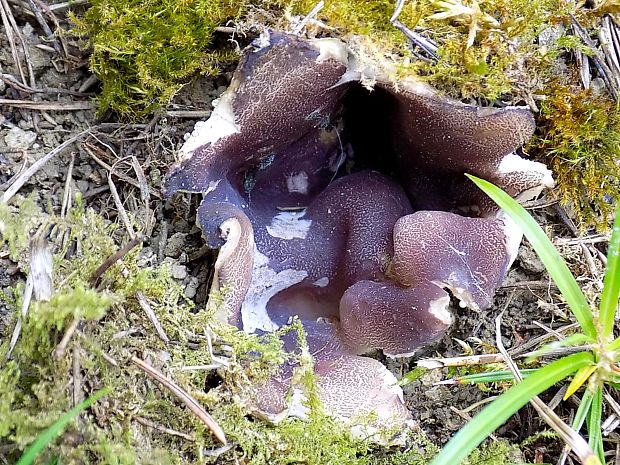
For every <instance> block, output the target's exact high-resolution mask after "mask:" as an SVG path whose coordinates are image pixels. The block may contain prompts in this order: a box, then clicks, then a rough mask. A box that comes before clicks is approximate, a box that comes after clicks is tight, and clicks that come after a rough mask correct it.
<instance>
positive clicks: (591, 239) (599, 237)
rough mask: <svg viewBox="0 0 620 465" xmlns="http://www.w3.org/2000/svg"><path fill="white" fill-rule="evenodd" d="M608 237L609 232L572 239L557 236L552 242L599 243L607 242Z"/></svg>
mask: <svg viewBox="0 0 620 465" xmlns="http://www.w3.org/2000/svg"><path fill="white" fill-rule="evenodd" d="M610 238H611V236H610V235H609V234H595V235H593V236H586V237H575V238H572V239H569V238H559V239H556V240H555V241H554V242H555V243H556V245H577V244H599V243H601V242H609V239H610Z"/></svg>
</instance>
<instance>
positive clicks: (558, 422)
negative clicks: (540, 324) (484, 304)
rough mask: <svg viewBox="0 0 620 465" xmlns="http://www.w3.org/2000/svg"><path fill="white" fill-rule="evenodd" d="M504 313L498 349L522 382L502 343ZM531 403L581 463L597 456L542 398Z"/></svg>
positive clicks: (497, 328)
mask: <svg viewBox="0 0 620 465" xmlns="http://www.w3.org/2000/svg"><path fill="white" fill-rule="evenodd" d="M503 314H504V310H502V311H501V312H500V314H499V315H498V316H497V318H496V319H495V344H496V345H497V349H498V350H499V352H500V354H502V356H503V357H504V363H506V366H507V367H508V369H509V370H510V371H511V372H512V375H513V376H514V379H515V382H516V383H520V382H521V381H523V377H522V376H521V372H520V371H519V368H518V367H517V364H516V363H515V362H514V361H513V360H512V358H511V357H510V355H509V354H508V351H507V350H506V348H505V347H504V344H503V343H502V330H501V322H502V316H503ZM530 404H532V406H533V407H534V408H535V409H536V411H537V412H538V414H539V415H540V416H541V417H542V419H543V420H545V422H546V423H547V424H548V425H549V426H551V427H552V428H553V429H554V430H555V431H556V432H557V433H558V434H559V435H560V437H561V438H562V439H563V440H564V442H566V444H569V445H570V446H571V448H572V449H573V451H574V452H575V454H576V455H577V457H579V460H580V461H581V463H588V461H590V460H594V459H595V458H596V456H595V455H594V451H593V450H592V448H591V447H590V446H589V445H588V443H587V442H586V440H585V439H584V438H583V437H582V436H581V435H580V434H578V433H577V432H575V431H574V430H573V429H572V428H571V427H570V426H568V425H567V424H566V423H564V422H563V421H562V419H561V418H560V417H559V416H558V415H557V414H556V413H555V412H554V411H553V410H551V409H550V408H549V407H548V406H547V405H545V403H544V402H543V401H542V400H540V398H539V397H538V396H534V397H532V398H531V399H530Z"/></svg>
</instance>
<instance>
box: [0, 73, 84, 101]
mask: <svg viewBox="0 0 620 465" xmlns="http://www.w3.org/2000/svg"><path fill="white" fill-rule="evenodd" d="M0 80H2V81H3V82H4V83H5V84H6V85H8V86H11V87H13V88H15V89H17V90H18V91H20V92H24V93H26V94H67V95H74V96H76V97H92V96H93V95H95V94H94V93H93V92H80V91H76V90H71V89H62V88H60V87H46V88H44V89H40V88H37V87H30V86H27V85H26V84H22V83H21V82H19V81H18V80H17V79H15V78H14V77H13V76H11V75H10V74H6V73H2V74H0Z"/></svg>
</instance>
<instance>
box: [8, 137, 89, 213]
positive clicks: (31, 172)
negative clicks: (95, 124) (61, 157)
mask: <svg viewBox="0 0 620 465" xmlns="http://www.w3.org/2000/svg"><path fill="white" fill-rule="evenodd" d="M91 131H92V128H89V129H85V130H84V131H82V132H80V133H78V134H76V135H75V136H73V137H71V138H70V139H67V140H66V141H64V142H63V143H62V144H60V145H59V146H58V147H56V148H55V149H53V150H52V151H51V152H49V153H47V154H46V155H45V156H43V157H42V158H40V159H39V160H37V161H36V162H34V163H33V164H32V166H31V167H30V168H28V169H27V170H26V171H25V172H24V173H23V174H22V175H21V176H20V177H19V179H16V180H15V182H14V183H13V184H12V185H11V187H9V188H8V189H7V190H6V192H5V193H4V194H3V195H2V199H1V200H2V202H4V203H7V202H8V201H9V200H11V198H12V197H13V196H14V195H15V194H16V193H17V191H18V190H20V189H21V187H22V186H23V185H24V184H25V183H26V181H28V180H29V179H30V178H31V177H32V176H33V175H34V174H35V173H36V172H37V171H39V170H40V169H41V168H42V167H43V166H44V165H45V164H46V163H47V162H48V161H50V160H51V159H52V158H54V157H55V156H56V155H58V154H59V153H61V152H62V151H63V150H64V149H66V148H67V147H68V146H69V145H71V144H73V143H74V142H75V141H77V140H79V139H81V138H82V137H84V136H85V135H86V134H88V133H90V132H91Z"/></svg>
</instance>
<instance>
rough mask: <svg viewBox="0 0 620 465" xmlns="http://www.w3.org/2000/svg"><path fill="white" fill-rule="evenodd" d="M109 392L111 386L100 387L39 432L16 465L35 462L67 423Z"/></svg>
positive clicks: (27, 464) (26, 464) (28, 464)
mask: <svg viewBox="0 0 620 465" xmlns="http://www.w3.org/2000/svg"><path fill="white" fill-rule="evenodd" d="M109 392H110V388H107V387H106V388H103V389H100V390H99V391H97V392H95V393H94V394H93V395H92V396H90V397H89V398H88V399H86V400H85V401H84V402H82V403H80V404H78V405H76V406H75V407H73V408H72V409H71V410H69V411H68V412H67V413H65V414H64V415H63V416H61V417H60V418H59V419H58V420H56V422H55V423H54V424H53V425H52V426H50V427H49V428H47V429H46V430H45V431H43V432H42V433H41V434H39V436H38V437H37V439H36V440H35V441H34V442H33V443H32V444H31V445H30V447H28V449H26V450H25V451H24V453H23V454H22V456H21V457H20V459H19V460H18V461H17V463H16V464H15V465H30V464H31V463H34V461H35V460H36V458H37V457H38V456H39V454H40V453H41V452H43V449H45V447H47V445H48V444H49V443H50V442H52V441H53V440H54V438H56V436H58V435H59V434H60V433H61V432H62V430H64V429H65V426H67V424H68V423H69V422H70V421H71V420H73V419H74V418H75V417H77V416H78V415H79V414H80V412H82V411H83V410H86V409H87V408H88V407H90V406H91V405H92V404H94V403H95V402H97V401H98V400H99V399H101V398H102V397H103V396H105V395H107V394H109Z"/></svg>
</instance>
